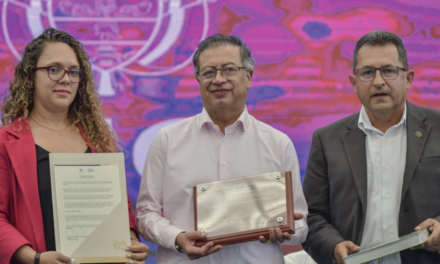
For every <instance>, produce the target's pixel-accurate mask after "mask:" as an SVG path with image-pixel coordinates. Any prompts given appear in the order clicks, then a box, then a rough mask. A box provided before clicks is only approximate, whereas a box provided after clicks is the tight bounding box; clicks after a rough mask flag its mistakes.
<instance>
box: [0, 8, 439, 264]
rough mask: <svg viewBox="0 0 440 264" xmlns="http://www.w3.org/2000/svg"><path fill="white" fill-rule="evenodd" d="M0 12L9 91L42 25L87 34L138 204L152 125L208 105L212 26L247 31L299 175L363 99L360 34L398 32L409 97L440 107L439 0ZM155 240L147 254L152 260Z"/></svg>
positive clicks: (269, 119) (1, 86)
mask: <svg viewBox="0 0 440 264" xmlns="http://www.w3.org/2000/svg"><path fill="white" fill-rule="evenodd" d="M0 12H1V34H0V60H1V63H0V93H1V94H2V95H3V94H4V92H5V91H6V90H7V88H8V84H9V82H10V80H11V79H12V77H13V74H14V68H15V66H16V64H17V62H18V61H19V59H20V54H21V52H22V51H23V49H24V47H25V45H26V44H27V43H28V42H29V41H30V40H31V39H32V38H34V37H35V36H37V35H39V34H40V33H41V32H42V31H43V29H44V28H46V27H49V26H52V27H55V28H58V29H61V30H65V31H67V32H69V33H70V34H72V35H74V36H75V37H77V38H78V39H79V40H81V42H82V43H83V44H84V46H85V48H86V50H87V51H88V53H89V55H90V59H91V61H92V63H93V68H94V74H95V81H96V83H97V84H99V93H100V94H101V96H102V101H103V107H104V109H105V112H106V113H107V116H108V121H109V122H110V123H111V124H112V126H113V128H114V129H115V130H116V132H117V134H118V135H119V137H120V139H121V141H122V144H123V146H124V147H125V156H126V168H127V186H128V191H129V195H130V197H131V199H132V200H133V201H134V202H135V201H136V199H137V196H138V188H139V182H140V174H141V173H142V166H143V162H144V160H145V156H146V153H147V151H148V146H149V144H150V141H151V139H152V137H153V136H154V134H155V133H156V132H157V131H158V129H160V128H161V127H163V126H164V125H167V124H170V123H173V122H175V121H176V120H179V119H181V118H185V117H188V116H192V115H195V114H197V113H199V112H200V111H201V109H202V102H201V99H200V96H199V92H198V83H197V81H196V80H195V79H194V77H193V75H192V74H193V66H192V64H191V58H192V54H193V52H194V50H195V48H196V46H197V44H198V43H199V42H200V40H201V39H204V38H205V37H206V36H209V35H212V34H215V33H222V34H234V35H237V36H240V37H241V38H243V39H244V40H245V42H246V43H247V44H248V46H249V47H250V49H251V51H252V53H253V55H254V56H255V59H256V64H257V66H256V71H255V73H254V78H253V81H252V88H251V89H250V90H249V95H248V100H247V104H248V109H249V111H250V113H251V114H252V115H254V116H255V117H256V118H257V119H259V120H261V121H263V122H265V123H268V124H270V125H271V126H273V127H275V128H277V129H279V130H281V131H283V132H284V133H286V134H288V135H289V136H290V138H291V139H292V141H293V142H294V145H295V147H296V149H297V152H298V155H299V161H300V165H301V175H302V176H303V175H304V170H305V166H306V162H307V157H308V151H309V147H310V143H311V136H312V132H313V131H314V130H315V129H317V128H319V127H322V126H324V125H326V124H329V123H331V122H333V121H335V120H337V119H340V118H342V117H345V116H348V115H350V114H352V113H355V112H357V111H359V109H360V103H359V102H358V100H357V97H356V95H355V93H354V92H353V90H352V87H351V86H350V83H349V82H348V75H349V74H350V73H351V71H352V70H351V68H352V52H353V49H354V45H355V43H356V41H357V40H358V39H359V38H360V37H361V36H362V35H364V34H365V33H368V32H370V31H372V30H376V29H383V30H387V31H391V32H394V33H396V34H397V35H399V36H400V37H402V38H403V40H404V43H405V46H406V48H407V51H408V57H409V63H410V68H411V69H412V70H414V71H415V81H414V83H413V85H412V88H411V89H410V91H409V94H408V97H409V100H410V101H412V102H414V103H416V104H419V105H425V106H429V107H433V108H437V109H440V106H439V103H438V102H439V98H440V97H439V93H440V18H439V15H440V2H439V1H438V0H419V1H410V0H390V1H381V0H369V1H364V0H352V1H344V0H313V1H312V0H308V1H306V0H284V1H281V0H275V1H269V0H240V1H235V0H124V1H122V0H97V1H89V0H88V1H86V0H76V1H71V0H23V1H21V0H20V1H19V0H16V1H8V0H1V1H0ZM189 155H190V153H189ZM154 248H155V247H154V245H152V256H151V258H149V260H148V261H147V263H155V258H154Z"/></svg>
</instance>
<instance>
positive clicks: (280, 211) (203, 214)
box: [194, 171, 295, 246]
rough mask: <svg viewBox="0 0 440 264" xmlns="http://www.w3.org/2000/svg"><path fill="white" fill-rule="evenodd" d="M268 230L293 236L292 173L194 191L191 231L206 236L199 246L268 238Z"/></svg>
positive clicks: (210, 184) (250, 177) (264, 175)
mask: <svg viewBox="0 0 440 264" xmlns="http://www.w3.org/2000/svg"><path fill="white" fill-rule="evenodd" d="M269 228H280V229H281V231H282V232H283V233H284V232H287V233H290V234H294V233H295V219H294V207H293V193H292V174H291V172H290V171H289V172H273V173H266V174H261V175H255V176H249V177H243V178H238V179H233V180H227V181H218V182H211V183H206V184H199V185H197V186H195V187H194V230H196V231H201V232H206V233H207V238H206V239H205V240H203V241H202V240H200V241H197V243H196V245H197V246H202V245H204V244H206V243H208V242H210V241H212V242H214V244H215V245H230V244H236V243H242V242H248V241H254V240H258V238H259V237H260V236H264V237H266V239H267V238H269Z"/></svg>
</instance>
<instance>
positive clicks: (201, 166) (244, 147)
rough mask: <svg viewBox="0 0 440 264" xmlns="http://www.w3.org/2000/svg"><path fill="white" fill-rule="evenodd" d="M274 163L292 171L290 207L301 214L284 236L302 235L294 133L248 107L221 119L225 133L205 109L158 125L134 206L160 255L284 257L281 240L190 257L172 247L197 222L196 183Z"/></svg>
mask: <svg viewBox="0 0 440 264" xmlns="http://www.w3.org/2000/svg"><path fill="white" fill-rule="evenodd" d="M275 171H291V172H292V180H293V193H294V198H293V200H294V208H295V209H294V210H295V212H296V213H302V214H304V216H305V218H304V219H301V220H297V221H295V235H292V239H291V240H290V241H288V242H285V243H289V244H299V243H301V242H304V241H305V239H306V235H307V231H308V227H307V222H306V216H307V204H306V201H305V198H304V194H303V191H302V187H301V180H300V174H299V164H298V159H297V155H296V151H295V148H294V147H293V144H292V142H291V140H290V139H289V138H288V137H287V136H286V135H285V134H283V133H281V132H279V131H278V130H276V129H274V128H272V127H270V126H268V125H266V124H264V123H262V122H260V121H258V120H256V119H255V118H254V117H252V116H251V115H249V113H248V111H247V109H245V110H244V111H243V113H242V114H241V115H240V117H239V118H238V120H237V121H236V122H235V123H234V124H233V125H231V126H228V127H226V129H225V134H224V135H223V134H222V133H221V132H220V130H219V127H218V126H217V125H215V124H214V123H213V122H212V119H211V118H210V116H209V115H208V113H207V112H206V110H205V109H203V112H202V113H201V114H198V115H196V116H194V117H191V118H187V119H185V120H182V121H180V122H178V123H176V124H173V125H170V126H167V127H165V128H163V129H162V130H160V132H159V133H158V134H157V135H156V137H155V138H154V140H153V142H152V144H151V147H150V149H149V152H148V155H147V160H146V163H145V167H144V171H143V175H142V181H141V185H140V191H139V199H138V202H137V207H136V217H137V221H138V223H137V226H138V229H139V231H140V233H141V234H142V236H143V237H144V238H145V239H147V240H149V241H151V242H153V243H155V244H157V245H158V246H159V248H158V250H157V262H158V263H179V264H180V263H188V264H199V263H252V264H253V263H271V264H277V263H284V258H283V254H282V252H281V249H280V246H279V244H270V245H267V244H262V243H260V242H259V241H252V242H247V243H240V244H235V245H229V246H224V247H223V249H222V250H220V251H219V252H216V253H214V254H211V255H208V256H205V257H203V258H200V259H198V260H193V261H190V260H189V259H188V257H187V256H186V255H185V254H182V253H179V252H177V250H176V249H175V239H176V237H177V235H178V234H179V233H180V232H182V231H193V230H194V204H193V187H194V186H195V185H197V184H200V183H207V182H213V181H220V180H228V179H234V178H240V177H243V176H249V175H257V174H263V173H269V172H275Z"/></svg>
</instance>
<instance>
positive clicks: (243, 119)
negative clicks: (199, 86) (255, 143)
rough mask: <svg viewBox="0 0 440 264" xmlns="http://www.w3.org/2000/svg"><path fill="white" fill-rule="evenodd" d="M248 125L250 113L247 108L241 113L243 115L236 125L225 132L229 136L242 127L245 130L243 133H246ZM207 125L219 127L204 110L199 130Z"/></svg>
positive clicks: (227, 128)
mask: <svg viewBox="0 0 440 264" xmlns="http://www.w3.org/2000/svg"><path fill="white" fill-rule="evenodd" d="M248 123H249V112H248V110H247V107H245V108H244V110H243V112H242V113H241V115H240V116H239V117H238V119H237V120H236V121H235V122H234V124H232V125H230V126H228V127H226V129H225V132H226V134H229V133H228V132H232V131H231V130H234V131H235V129H236V128H237V127H240V128H242V129H243V131H246V127H247V125H248ZM205 124H210V125H212V126H217V125H216V124H214V122H213V121H212V119H211V117H210V116H209V114H208V111H206V109H205V108H203V111H202V113H201V116H200V124H199V128H200V129H202V128H203V126H204V125H205Z"/></svg>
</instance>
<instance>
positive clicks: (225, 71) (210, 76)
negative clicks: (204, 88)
mask: <svg viewBox="0 0 440 264" xmlns="http://www.w3.org/2000/svg"><path fill="white" fill-rule="evenodd" d="M244 68H245V67H231V66H228V67H223V68H218V69H216V68H208V69H206V70H203V71H198V72H197V76H198V78H199V80H201V81H212V80H214V78H215V76H216V75H217V71H220V72H221V74H222V76H223V77H231V76H234V75H235V74H237V72H239V71H240V69H244Z"/></svg>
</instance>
